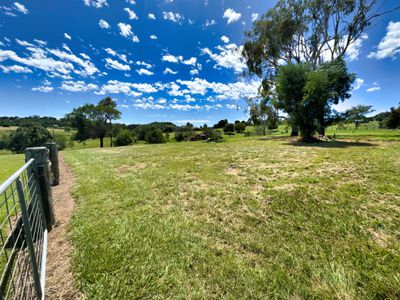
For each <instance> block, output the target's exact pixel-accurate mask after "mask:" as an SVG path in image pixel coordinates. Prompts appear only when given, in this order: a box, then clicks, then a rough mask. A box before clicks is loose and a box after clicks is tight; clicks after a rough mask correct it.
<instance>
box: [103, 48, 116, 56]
mask: <svg viewBox="0 0 400 300" xmlns="http://www.w3.org/2000/svg"><path fill="white" fill-rule="evenodd" d="M104 51H106V52H107V53H108V54H110V55H112V56H116V55H117V52H116V51H114V50H113V49H111V48H106V49H104Z"/></svg>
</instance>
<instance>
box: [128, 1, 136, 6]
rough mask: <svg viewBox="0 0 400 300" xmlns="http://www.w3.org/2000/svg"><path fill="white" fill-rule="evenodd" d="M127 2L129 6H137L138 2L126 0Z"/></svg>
mask: <svg viewBox="0 0 400 300" xmlns="http://www.w3.org/2000/svg"><path fill="white" fill-rule="evenodd" d="M126 2H128V3H129V4H132V5H135V4H136V1H135V0H126Z"/></svg>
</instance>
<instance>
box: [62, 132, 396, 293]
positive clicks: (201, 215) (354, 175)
mask: <svg viewBox="0 0 400 300" xmlns="http://www.w3.org/2000/svg"><path fill="white" fill-rule="evenodd" d="M396 133H397V134H396ZM392 135H393V138H392V139H391V138H389V137H388V135H386V134H384V138H382V139H379V138H378V137H376V138H374V139H370V138H369V137H367V138H364V139H363V138H362V137H361V136H357V140H358V141H355V140H354V139H353V140H339V141H336V142H325V143H317V144H312V145H305V144H301V143H295V142H293V141H292V140H291V139H289V138H287V137H270V138H269V139H266V140H265V139H263V140H260V139H259V138H253V137H251V138H239V137H236V138H232V139H230V140H228V141H227V142H225V143H219V144H211V143H203V142H188V143H169V144H163V145H135V146H132V147H122V148H113V149H102V150H100V149H86V150H77V151H67V152H65V153H64V154H63V155H64V157H65V158H66V160H67V162H68V163H69V164H70V165H71V166H72V168H73V170H74V172H75V174H76V175H77V186H76V188H75V190H74V196H75V198H76V201H77V207H76V210H75V213H74V216H73V220H72V228H71V237H72V241H73V243H74V246H75V250H74V257H73V270H74V274H75V276H76V278H77V281H78V284H79V286H80V288H81V289H82V290H83V291H84V293H85V294H86V296H87V297H88V298H89V299H99V298H101V299H111V298H118V299H128V298H132V297H134V298H203V299H209V298H262V299H265V298H285V299H287V298H293V299H296V298H322V299H325V298H346V299H356V298H357V299H359V298H365V299H370V298H393V299H394V298H398V297H399V296H400V281H399V276H400V271H399V267H398V266H399V264H400V247H399V236H400V159H399V155H398V153H399V151H400V143H399V141H398V132H392Z"/></svg>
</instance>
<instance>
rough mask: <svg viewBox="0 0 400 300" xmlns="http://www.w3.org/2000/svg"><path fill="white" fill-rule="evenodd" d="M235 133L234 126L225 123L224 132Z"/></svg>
mask: <svg viewBox="0 0 400 300" xmlns="http://www.w3.org/2000/svg"><path fill="white" fill-rule="evenodd" d="M234 131H235V125H234V124H232V123H227V124H225V126H224V132H234Z"/></svg>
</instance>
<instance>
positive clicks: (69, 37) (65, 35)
mask: <svg viewBox="0 0 400 300" xmlns="http://www.w3.org/2000/svg"><path fill="white" fill-rule="evenodd" d="M64 37H65V38H66V39H67V40H72V37H71V36H70V35H69V34H68V33H64Z"/></svg>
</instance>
